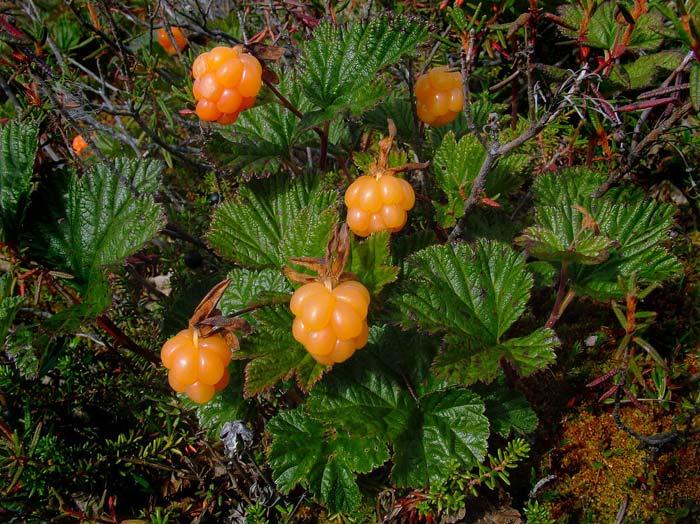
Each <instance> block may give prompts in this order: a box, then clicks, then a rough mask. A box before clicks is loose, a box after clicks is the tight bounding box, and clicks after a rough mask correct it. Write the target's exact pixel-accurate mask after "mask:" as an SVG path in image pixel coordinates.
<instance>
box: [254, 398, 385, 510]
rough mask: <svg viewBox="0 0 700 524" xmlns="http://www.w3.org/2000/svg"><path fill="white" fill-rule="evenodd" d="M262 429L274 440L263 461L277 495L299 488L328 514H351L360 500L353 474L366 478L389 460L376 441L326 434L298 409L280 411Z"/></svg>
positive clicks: (345, 433) (383, 447)
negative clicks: (278, 491)
mask: <svg viewBox="0 0 700 524" xmlns="http://www.w3.org/2000/svg"><path fill="white" fill-rule="evenodd" d="M267 430H268V431H269V432H270V433H271V434H272V436H273V441H272V445H271V446H270V450H269V453H268V456H269V460H270V466H271V467H272V471H273V476H274V480H275V482H276V483H277V487H278V488H279V489H280V491H282V492H283V493H289V491H290V490H291V489H292V488H294V486H296V485H297V484H299V483H300V484H302V485H303V486H305V487H307V488H308V489H309V490H310V491H311V492H312V493H313V494H314V495H315V496H316V497H317V498H318V499H319V500H320V501H321V502H323V503H325V504H326V505H327V506H328V508H329V509H330V510H331V511H333V512H335V511H346V512H347V511H352V510H353V509H355V508H356V507H357V506H358V505H359V504H360V501H361V494H360V489H359V487H358V486H357V482H356V481H355V477H356V475H357V473H368V472H370V471H372V470H373V469H374V468H376V467H378V466H381V465H382V464H383V463H384V462H386V460H387V459H388V458H389V450H388V449H387V447H386V445H385V444H384V443H382V442H381V441H380V440H379V439H376V438H364V437H358V436H355V435H353V436H351V435H350V434H348V433H347V432H343V431H337V430H336V431H333V432H332V433H329V432H328V431H327V430H326V428H325V427H324V426H323V424H321V423H320V422H318V421H316V420H313V419H312V418H310V417H309V416H308V415H306V414H305V413H304V412H303V411H302V409H301V408H297V409H295V410H288V411H282V412H280V413H279V414H278V415H277V416H275V417H274V418H272V419H271V420H270V422H269V423H268V425H267Z"/></svg>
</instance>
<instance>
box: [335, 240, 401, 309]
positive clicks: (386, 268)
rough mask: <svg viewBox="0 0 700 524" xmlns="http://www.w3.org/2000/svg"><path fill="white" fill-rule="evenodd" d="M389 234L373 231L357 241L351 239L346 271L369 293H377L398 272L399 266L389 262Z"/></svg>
mask: <svg viewBox="0 0 700 524" xmlns="http://www.w3.org/2000/svg"><path fill="white" fill-rule="evenodd" d="M389 258H390V257H389V234H388V233H387V232H386V231H383V232H380V233H375V234H374V235H371V236H370V237H369V238H368V239H366V240H364V241H362V242H358V241H357V240H356V239H354V238H353V239H352V248H351V250H350V261H349V264H348V268H347V269H348V271H350V272H351V273H353V274H354V275H355V276H356V277H357V279H358V280H359V281H360V282H362V284H364V286H365V287H366V288H367V290H368V291H369V293H370V295H373V296H374V295H378V294H379V292H380V291H381V290H382V288H383V287H384V286H386V285H387V284H390V283H391V282H393V281H394V280H396V277H397V276H398V274H399V268H397V267H396V266H392V265H390V264H389Z"/></svg>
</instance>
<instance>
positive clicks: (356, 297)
mask: <svg viewBox="0 0 700 524" xmlns="http://www.w3.org/2000/svg"><path fill="white" fill-rule="evenodd" d="M333 294H334V295H335V298H337V299H338V301H343V302H346V303H348V304H350V306H352V308H353V309H354V310H355V312H356V313H357V314H358V315H359V316H360V317H361V318H365V317H366V316H367V309H368V308H369V300H370V296H369V291H367V288H366V287H365V286H363V285H362V284H361V283H360V282H358V281H357V280H346V281H345V282H341V283H340V284H338V285H337V286H336V287H335V288H333Z"/></svg>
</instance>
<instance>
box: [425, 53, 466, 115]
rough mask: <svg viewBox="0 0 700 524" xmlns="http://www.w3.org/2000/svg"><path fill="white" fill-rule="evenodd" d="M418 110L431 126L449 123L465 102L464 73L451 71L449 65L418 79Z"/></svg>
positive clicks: (436, 68)
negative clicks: (463, 89)
mask: <svg viewBox="0 0 700 524" xmlns="http://www.w3.org/2000/svg"><path fill="white" fill-rule="evenodd" d="M415 92H416V102H417V103H416V112H417V113H418V118H420V119H421V121H423V122H425V123H426V124H428V125H429V126H434V127H438V126H443V125H445V124H449V123H450V122H452V121H453V120H454V119H455V118H457V115H459V113H460V111H462V105H463V104H464V98H463V96H462V75H461V73H459V72H452V73H451V72H449V71H448V69H447V66H441V67H435V68H433V69H431V70H430V71H428V72H427V73H425V74H424V75H421V76H420V77H418V80H416V87H415Z"/></svg>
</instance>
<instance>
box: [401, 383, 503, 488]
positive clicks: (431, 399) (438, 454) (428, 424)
mask: <svg viewBox="0 0 700 524" xmlns="http://www.w3.org/2000/svg"><path fill="white" fill-rule="evenodd" d="M420 404H421V414H422V417H420V418H419V417H418V416H414V417H411V419H410V424H409V427H407V428H406V431H404V432H403V433H401V435H399V437H398V439H397V440H396V441H395V442H394V456H393V460H394V469H393V470H392V472H391V475H392V479H393V480H394V482H396V484H398V485H399V486H406V487H408V486H421V485H426V484H428V483H435V482H438V481H440V480H443V479H444V478H445V476H446V474H447V472H448V471H449V468H450V466H451V465H453V464H455V462H457V463H458V464H459V465H460V466H462V467H464V468H465V469H470V468H473V467H474V466H476V465H477V464H479V463H480V462H481V461H482V460H483V459H484V457H485V456H486V448H487V442H486V439H487V438H488V435H489V422H488V419H487V418H486V417H485V416H484V403H483V401H482V400H481V399H480V398H479V396H478V395H476V394H474V393H472V392H471V391H469V390H467V389H451V390H445V391H436V392H434V393H430V394H428V395H426V396H424V397H421V399H420ZM420 422H422V424H420V425H414V424H415V423H420ZM426 481H427V482H426Z"/></svg>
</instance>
